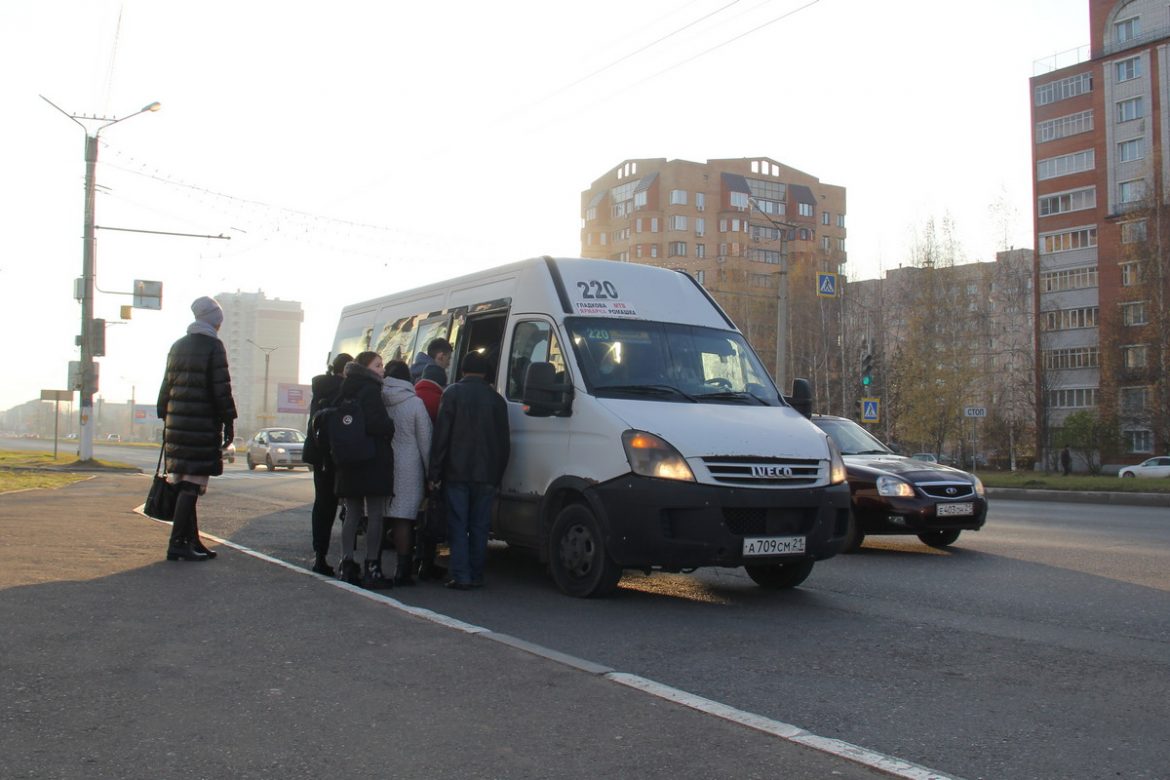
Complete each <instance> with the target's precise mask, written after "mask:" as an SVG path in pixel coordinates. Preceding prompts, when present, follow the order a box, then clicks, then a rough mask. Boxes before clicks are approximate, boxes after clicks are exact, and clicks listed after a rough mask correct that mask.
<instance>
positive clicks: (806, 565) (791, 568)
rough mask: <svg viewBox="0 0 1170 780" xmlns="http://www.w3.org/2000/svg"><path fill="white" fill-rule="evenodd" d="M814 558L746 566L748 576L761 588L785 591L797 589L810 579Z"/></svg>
mask: <svg viewBox="0 0 1170 780" xmlns="http://www.w3.org/2000/svg"><path fill="white" fill-rule="evenodd" d="M813 563H815V561H814V560H813V559H812V558H806V559H804V560H800V561H793V562H792V563H755V564H747V565H746V566H744V568H745V569H747V574H748V576H749V577H751V578H752V580H753V581H754V582H755V583H756V584H757V585H759V586H760V587H761V588H769V589H771V590H783V589H784V588H795V587H796V586H797V585H799V584H800V583H802V582H804V581H805V579H807V578H808V575H809V574H810V573H811V572H812V568H813Z"/></svg>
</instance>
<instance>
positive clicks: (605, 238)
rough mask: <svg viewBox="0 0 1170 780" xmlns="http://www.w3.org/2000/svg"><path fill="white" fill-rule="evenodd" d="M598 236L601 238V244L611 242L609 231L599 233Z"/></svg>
mask: <svg viewBox="0 0 1170 780" xmlns="http://www.w3.org/2000/svg"><path fill="white" fill-rule="evenodd" d="M598 238H600V239H601V245H602V246H605V245H606V244H608V243H609V233H599V234H598Z"/></svg>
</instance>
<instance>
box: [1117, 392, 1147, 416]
mask: <svg viewBox="0 0 1170 780" xmlns="http://www.w3.org/2000/svg"><path fill="white" fill-rule="evenodd" d="M1149 405H1150V388H1148V387H1123V388H1121V411H1122V412H1123V413H1125V414H1141V413H1142V412H1144V411H1145V410H1146V409H1147V408H1149Z"/></svg>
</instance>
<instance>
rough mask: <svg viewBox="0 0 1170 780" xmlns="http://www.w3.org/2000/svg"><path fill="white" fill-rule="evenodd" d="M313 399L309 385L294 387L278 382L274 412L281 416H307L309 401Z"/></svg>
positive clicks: (287, 383)
mask: <svg viewBox="0 0 1170 780" xmlns="http://www.w3.org/2000/svg"><path fill="white" fill-rule="evenodd" d="M312 398H313V388H312V387H311V386H310V385H294V384H291V383H289V382H279V383H277V385H276V411H277V412H280V413H281V414H308V413H309V401H310V400H312Z"/></svg>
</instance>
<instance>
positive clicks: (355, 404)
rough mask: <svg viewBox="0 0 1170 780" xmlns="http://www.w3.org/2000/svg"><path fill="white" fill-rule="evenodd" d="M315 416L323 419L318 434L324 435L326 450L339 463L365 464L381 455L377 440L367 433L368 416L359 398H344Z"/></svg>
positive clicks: (345, 464)
mask: <svg viewBox="0 0 1170 780" xmlns="http://www.w3.org/2000/svg"><path fill="white" fill-rule="evenodd" d="M315 416H316V418H317V419H318V421H319V424H318V429H319V430H318V437H319V439H320V434H322V433H323V434H324V438H326V439H327V443H326V446H325V448H324V449H326V451H327V452H328V453H329V456H330V457H331V458H332V459H333V462H334V463H336V464H337V465H339V466H350V465H354V464H357V463H364V462H366V461H369V460H373V459H374V457H375V456H377V454H378V447H377V443H376V442H375V441H374V437H373V436H370V435H369V434H368V433H366V416H365V414H364V413H363V412H362V404H361V401H360V400H359V399H357V398H343V399H340V400H339V402H338V404H337V406H335V407H329V408H326V409H322V410H321V411H319V412H317V414H316V415H315ZM310 427H312V426H310Z"/></svg>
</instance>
